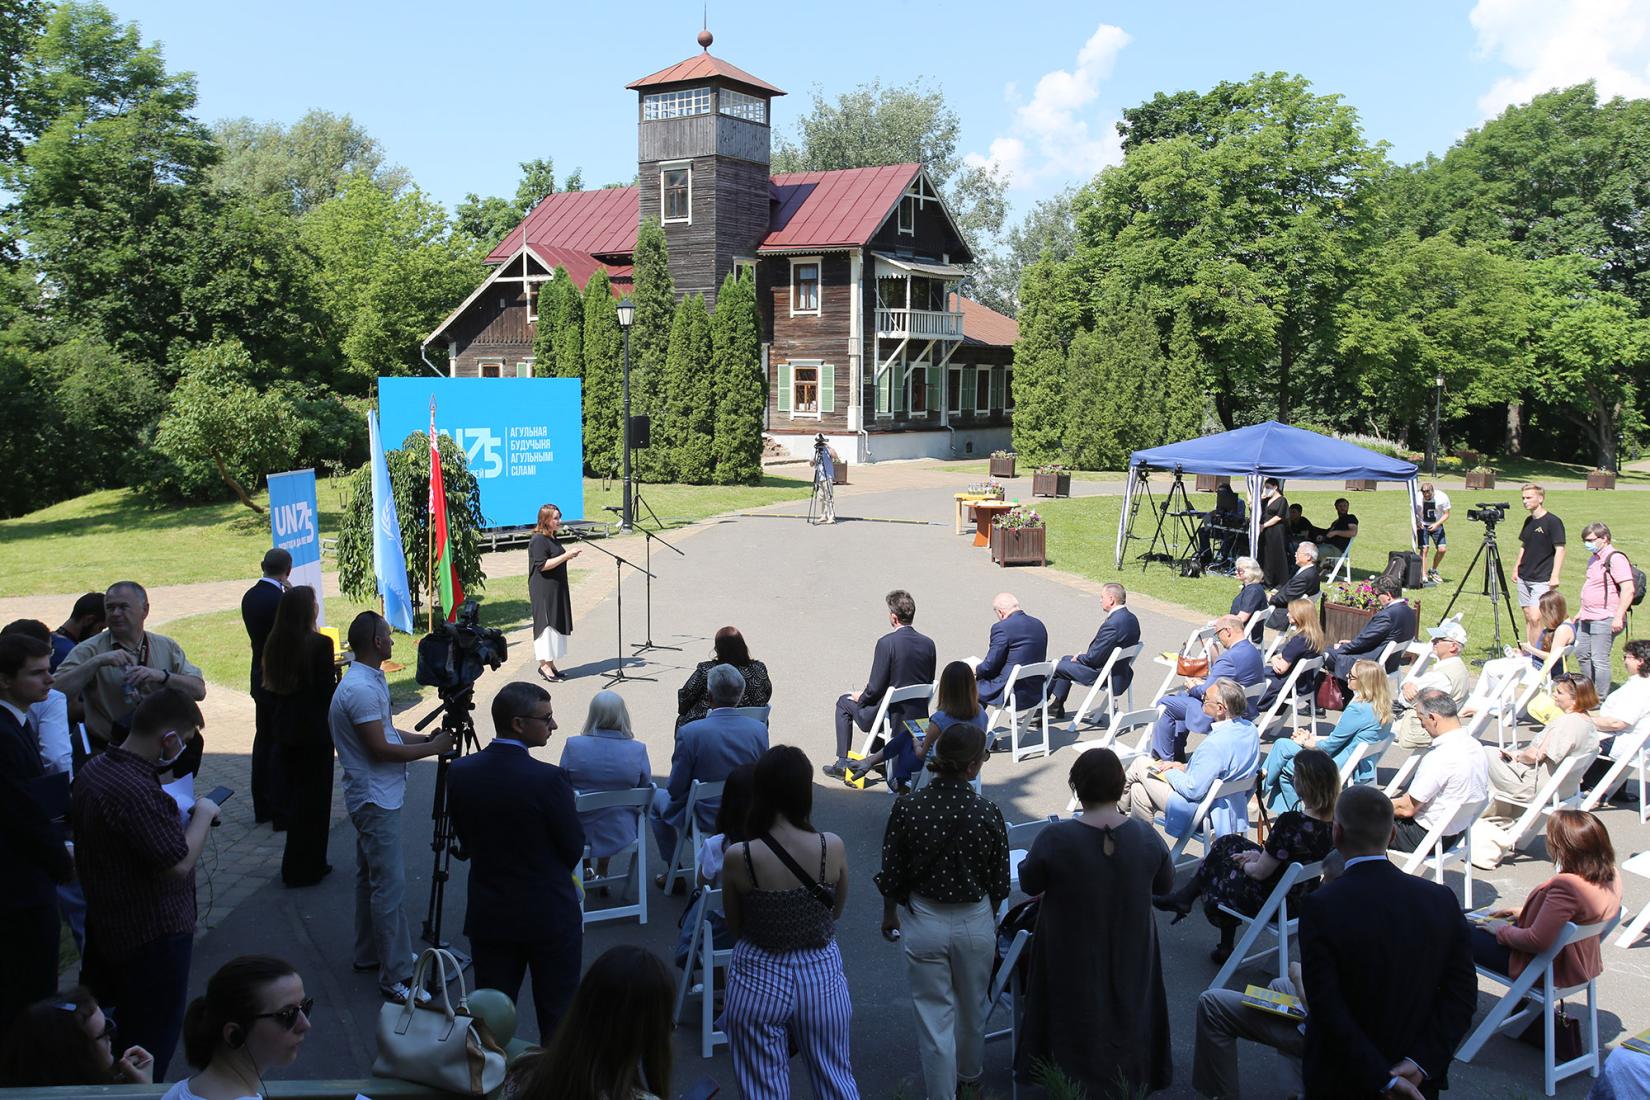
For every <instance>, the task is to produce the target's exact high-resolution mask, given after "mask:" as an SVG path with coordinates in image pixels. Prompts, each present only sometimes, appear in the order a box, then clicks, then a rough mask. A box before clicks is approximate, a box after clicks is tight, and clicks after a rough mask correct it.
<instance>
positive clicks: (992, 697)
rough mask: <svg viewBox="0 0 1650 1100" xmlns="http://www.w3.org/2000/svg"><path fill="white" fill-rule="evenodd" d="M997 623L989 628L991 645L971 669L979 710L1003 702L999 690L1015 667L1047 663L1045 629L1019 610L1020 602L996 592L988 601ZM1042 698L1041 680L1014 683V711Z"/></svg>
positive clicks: (1010, 596) (1046, 629) (1037, 677)
mask: <svg viewBox="0 0 1650 1100" xmlns="http://www.w3.org/2000/svg"><path fill="white" fill-rule="evenodd" d="M991 610H992V613H993V614H995V615H996V616H997V621H996V622H994V623H992V624H991V643H990V645H989V646H988V647H987V649H986V651H985V656H984V657H982V658H981V659H980V662H979V663H978V664H977V665H975V666H974V677H975V679H976V680H977V681H978V686H979V691H980V705H981V706H995V705H996V704H998V703H1000V702H1002V701H1003V689H1004V688H1006V687H1007V686H1008V677H1009V675H1010V674H1011V673H1012V672H1013V671H1014V666H1015V665H1035V664H1040V663H1042V662H1043V661H1046V660H1048V628H1047V627H1045V626H1044V625H1043V621H1042V620H1041V619H1034V618H1032V617H1031V616H1030V615H1027V614H1026V613H1025V612H1024V611H1023V610H1021V609H1020V601H1019V600H1017V599H1015V598H1014V596H1013V595H1012V594H1010V593H1008V592H999V593H998V594H997V597H996V599H994V600H992V601H991ZM1042 697H1043V678H1042V677H1041V676H1025V677H1021V678H1020V679H1019V680H1017V681H1015V683H1014V705H1015V707H1016V708H1020V709H1023V708H1026V707H1033V706H1036V705H1037V701H1038V700H1039V699H1041V698H1042Z"/></svg>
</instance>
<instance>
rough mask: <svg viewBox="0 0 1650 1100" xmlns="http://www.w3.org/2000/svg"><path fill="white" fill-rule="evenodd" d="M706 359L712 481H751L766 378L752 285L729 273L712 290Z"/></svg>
mask: <svg viewBox="0 0 1650 1100" xmlns="http://www.w3.org/2000/svg"><path fill="white" fill-rule="evenodd" d="M710 336H711V361H712V363H713V365H714V373H715V377H716V430H715V445H714V450H715V452H716V483H717V484H718V485H755V484H756V483H757V482H759V481H761V480H762V413H763V412H764V410H765V409H766V408H767V403H768V384H767V379H765V378H763V377H762V328H761V324H760V319H759V317H758V315H757V310H756V286H755V284H754V283H753V282H752V281H751V280H750V279H749V278H744V279H736V278H734V276H733V275H732V274H731V273H730V274H729V275H728V277H727V278H725V279H723V280H722V289H721V290H720V291H719V292H718V293H717V296H716V316H715V317H714V318H712V319H711V326H710Z"/></svg>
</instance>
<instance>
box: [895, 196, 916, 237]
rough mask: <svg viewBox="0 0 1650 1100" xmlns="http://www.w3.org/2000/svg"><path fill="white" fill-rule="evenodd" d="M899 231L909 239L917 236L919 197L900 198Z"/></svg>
mask: <svg viewBox="0 0 1650 1100" xmlns="http://www.w3.org/2000/svg"><path fill="white" fill-rule="evenodd" d="M899 231H900V232H901V233H903V234H905V235H906V236H907V237H914V236H916V235H917V197H916V196H915V195H910V194H906V195H901V196H900V200H899Z"/></svg>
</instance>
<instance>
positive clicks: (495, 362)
mask: <svg viewBox="0 0 1650 1100" xmlns="http://www.w3.org/2000/svg"><path fill="white" fill-rule="evenodd" d="M479 366H480V373H481V377H483V378H498V377H499V376H501V375H502V374H503V373H504V360H502V359H483V360H482V361H481V362H480V364H479Z"/></svg>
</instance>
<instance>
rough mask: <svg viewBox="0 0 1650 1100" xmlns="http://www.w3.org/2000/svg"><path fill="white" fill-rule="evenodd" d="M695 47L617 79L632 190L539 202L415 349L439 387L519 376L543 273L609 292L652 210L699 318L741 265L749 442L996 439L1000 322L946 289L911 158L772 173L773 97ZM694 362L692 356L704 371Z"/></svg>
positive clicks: (908, 451) (926, 451)
mask: <svg viewBox="0 0 1650 1100" xmlns="http://www.w3.org/2000/svg"><path fill="white" fill-rule="evenodd" d="M699 41H700V45H701V46H703V47H704V51H703V52H702V53H700V54H697V55H695V56H693V57H690V58H688V59H687V60H685V61H682V62H680V63H679V64H676V65H672V66H670V67H669V68H667V69H662V70H660V71H659V72H656V73H654V74H652V75H651V76H645V77H642V78H641V79H640V80H637V81H634V82H632V83H631V84H629V85H628V87H629V88H631V89H633V90H635V91H636V93H637V96H638V114H637V149H638V152H637V162H638V164H637V167H638V171H637V181H638V182H637V183H636V184H634V185H632V186H630V187H624V188H608V189H604V190H599V191H578V192H562V193H556V194H551V195H548V196H546V197H545V199H544V201H542V202H541V203H540V204H539V205H538V206H536V207H534V208H533V210H532V211H531V213H529V214H528V215H527V217H526V218H525V219H524V220H523V221H522V223H521V224H520V225H518V226H517V227H516V228H515V229H513V230H511V231H510V233H509V234H508V235H506V236H505V238H504V240H503V241H502V242H500V243H499V245H498V246H497V247H496V248H494V249H493V251H492V252H491V254H489V255H488V257H487V262H488V263H489V264H491V265H493V271H492V273H491V274H490V275H489V276H488V277H487V278H486V280H484V281H483V282H482V284H481V285H480V286H478V287H477V288H476V289H475V291H474V292H473V293H472V294H471V295H470V296H469V297H468V298H466V299H465V300H464V302H463V304H461V305H460V306H459V307H458V308H457V309H455V310H454V311H453V312H452V314H451V315H449V316H448V317H447V319H446V320H445V321H443V322H442V323H441V325H440V327H438V328H437V329H436V330H435V331H434V332H433V333H431V334H430V335H429V337H428V338H427V339H426V340H425V341H424V343H425V347H426V348H428V347H430V346H432V345H433V346H436V347H440V346H445V348H446V350H447V355H448V364H449V365H448V370H449V372H450V373H451V374H452V375H453V376H454V377H471V378H473V377H482V378H493V377H522V376H530V375H531V374H532V373H533V369H534V364H533V329H534V323H535V316H534V306H535V304H536V302H537V296H538V291H539V289H540V287H541V285H542V284H543V283H544V282H545V281H546V280H548V279H550V278H551V277H552V273H553V272H554V271H555V269H556V268H557V267H560V268H562V269H564V270H565V271H566V272H567V274H568V275H569V276H570V277H571V278H572V279H573V280H574V282H575V283H577V284H578V285H579V286H580V287H583V285H584V284H585V282H586V280H588V279H589V278H590V276H591V275H593V274H594V273H595V272H596V271H598V270H605V271H606V272H607V274H608V277H609V278H610V279H611V280H612V283H613V287H614V293H615V294H618V295H623V294H628V293H629V291H630V287H631V255H632V253H633V251H634V249H635V246H636V230H637V227H638V225H639V224H640V221H641V219H642V218H657V219H658V220H659V222H660V224H661V225H662V226H663V228H664V231H665V239H666V242H667V243H668V245H669V249H670V274H671V278H672V280H673V281H674V283H675V287H676V292H677V294H678V295H685V294H690V293H699V294H703V295H704V297H705V301H706V304H707V305H709V306H711V307H712V308H714V306H715V300H716V292H717V289H718V288H719V287H720V286H721V282H722V279H723V277H724V276H726V275H727V274H728V273H729V272H730V271H734V270H739V271H744V270H747V269H748V270H750V271H751V272H752V274H753V275H754V278H755V281H756V290H757V301H758V303H759V305H760V309H761V313H762V340H763V356H762V363H763V369H764V370H765V371H766V374H767V381H768V408H767V421H766V432H767V434H768V435H769V436H770V437H771V438H772V439H774V440H776V441H777V442H778V443H779V444H780V445H781V446H783V447H784V448H785V449H786V450H787V451H790V452H792V453H794V454H797V455H804V454H810V453H811V452H812V442H813V438H814V436H815V434H816V433H823V434H824V435H825V436H826V438H827V439H829V440H830V442H831V446H832V447H833V448H834V449H835V450H836V451H837V453H839V454H840V455H842V456H844V457H847V458H850V459H851V460H853V461H858V462H870V461H878V460H887V459H898V458H917V457H923V456H938V457H950V456H959V457H960V456H964V455H979V454H985V453H989V452H990V451H992V450H993V449H997V448H1004V447H1007V446H1008V444H1009V418H1010V414H1011V413H1012V411H1013V408H1014V385H1013V368H1012V363H1013V345H1014V341H1015V338H1016V336H1017V335H1018V325H1017V324H1016V323H1015V322H1014V321H1013V320H1012V319H1011V318H1008V317H1005V316H1003V315H1002V314H1000V313H997V312H995V311H993V310H991V309H988V308H986V307H985V306H983V305H981V304H979V303H978V302H974V301H971V300H969V299H968V298H965V297H963V296H962V294H961V293H960V292H959V290H958V284H959V283H960V282H961V280H962V278H963V276H964V275H965V274H966V271H965V269H964V268H963V266H962V265H963V264H966V263H968V262H969V261H970V260H971V259H972V258H973V257H972V255H971V253H970V252H969V250H968V245H967V244H966V243H965V242H964V241H963V238H962V235H961V233H959V232H958V230H957V226H956V223H955V222H954V221H953V220H952V217H951V214H950V212H949V211H947V210H946V207H945V202H944V200H942V199H941V198H940V196H939V192H938V190H937V189H936V188H935V186H934V184H933V182H932V181H931V180H930V179H929V177H928V173H927V172H926V171H925V170H924V168H923V166H922V165H920V164H892V165H887V166H884V167H877V168H853V169H846V170H841V171H832V172H801V173H794V174H788V175H777V176H776V175H772V174H771V172H770V168H769V153H770V150H771V147H772V140H771V139H772V129H771V123H772V115H771V110H772V106H773V100H774V98H775V97H777V96H781V95H784V94H785V93H784V92H782V91H780V90H779V89H778V88H776V87H774V86H773V85H771V84H769V83H767V82H766V81H763V80H760V79H758V78H757V77H754V76H752V75H751V74H749V73H747V72H745V71H743V70H741V69H739V68H737V67H735V66H733V65H730V64H728V63H727V62H726V61H723V60H721V59H720V58H718V57H715V56H713V55H712V54H711V53H710V50H709V46H710V35H709V32H708V31H707V32H702V33H701V35H700V39H699ZM707 369H708V365H707Z"/></svg>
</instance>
